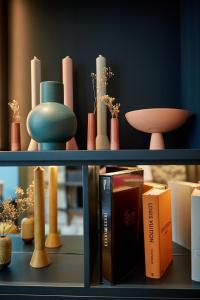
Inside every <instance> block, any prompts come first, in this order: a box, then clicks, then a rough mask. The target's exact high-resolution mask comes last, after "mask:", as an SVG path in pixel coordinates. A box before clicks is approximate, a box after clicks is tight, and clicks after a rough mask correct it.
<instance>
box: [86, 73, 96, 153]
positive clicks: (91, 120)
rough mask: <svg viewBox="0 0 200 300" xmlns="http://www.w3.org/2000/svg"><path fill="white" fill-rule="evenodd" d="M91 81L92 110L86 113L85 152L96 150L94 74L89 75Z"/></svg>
mask: <svg viewBox="0 0 200 300" xmlns="http://www.w3.org/2000/svg"><path fill="white" fill-rule="evenodd" d="M91 79H92V90H93V96H94V108H93V112H89V113H88V118H87V150H95V149H96V145H95V144H96V141H95V139H96V118H95V114H96V109H97V98H96V90H95V89H96V84H95V83H96V74H95V73H91Z"/></svg>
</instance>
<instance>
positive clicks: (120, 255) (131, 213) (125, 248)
mask: <svg viewBox="0 0 200 300" xmlns="http://www.w3.org/2000/svg"><path fill="white" fill-rule="evenodd" d="M128 184H130V185H131V186H128ZM142 189H143V170H142V169H139V168H134V169H131V170H123V171H118V172H111V173H106V174H103V175H100V200H101V232H102V247H101V249H102V279H103V281H107V282H110V283H116V282H119V281H120V279H121V278H122V277H123V276H125V275H126V274H127V273H128V272H129V271H131V270H132V269H133V268H134V266H135V261H136V259H137V255H136V253H137V252H140V253H141V252H142V251H141V250H142V249H143V246H142V244H141V238H142V239H143V235H142V237H141V228H140V223H141V217H142V216H141V213H142V211H141V202H142V198H141V197H142ZM139 247H140V250H139Z"/></svg>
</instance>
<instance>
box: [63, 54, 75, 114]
mask: <svg viewBox="0 0 200 300" xmlns="http://www.w3.org/2000/svg"><path fill="white" fill-rule="evenodd" d="M62 72H63V84H64V104H65V105H67V106H68V107H70V108H71V109H72V110H73V63H72V59H71V58H70V57H69V56H66V57H65V58H63V60H62Z"/></svg>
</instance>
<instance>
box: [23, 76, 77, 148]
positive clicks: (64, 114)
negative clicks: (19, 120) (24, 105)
mask: <svg viewBox="0 0 200 300" xmlns="http://www.w3.org/2000/svg"><path fill="white" fill-rule="evenodd" d="M63 101H64V91H63V83H61V82H57V81H44V82H41V95H40V102H41V104H39V105H37V106H36V107H35V108H34V109H33V110H32V111H31V112H30V113H29V114H28V117H27V129H28V132H29V134H30V136H31V137H32V138H33V139H34V140H35V141H37V142H38V143H39V149H40V150H43V151H44V150H65V149H66V142H67V141H68V140H70V139H71V138H72V137H73V136H74V135H75V133H76V129H77V120H76V116H75V114H74V113H73V111H72V110H71V109H70V108H69V107H67V106H66V105H64V104H63Z"/></svg>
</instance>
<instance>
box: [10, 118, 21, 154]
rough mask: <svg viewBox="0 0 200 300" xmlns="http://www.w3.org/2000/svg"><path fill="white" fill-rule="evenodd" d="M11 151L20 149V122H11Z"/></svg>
mask: <svg viewBox="0 0 200 300" xmlns="http://www.w3.org/2000/svg"><path fill="white" fill-rule="evenodd" d="M11 151H21V135H20V123H19V122H12V123H11Z"/></svg>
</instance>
